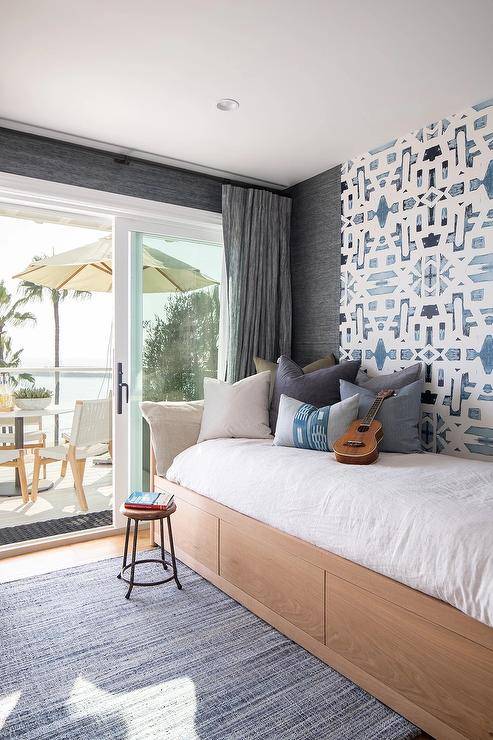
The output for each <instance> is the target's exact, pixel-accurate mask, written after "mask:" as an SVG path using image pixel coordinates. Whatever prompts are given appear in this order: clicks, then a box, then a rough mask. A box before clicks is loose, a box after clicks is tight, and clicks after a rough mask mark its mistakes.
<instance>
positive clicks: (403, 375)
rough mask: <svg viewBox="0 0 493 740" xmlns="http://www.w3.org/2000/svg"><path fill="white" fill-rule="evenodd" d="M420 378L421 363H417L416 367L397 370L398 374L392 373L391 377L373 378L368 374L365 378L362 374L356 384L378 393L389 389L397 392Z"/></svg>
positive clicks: (358, 376) (379, 376)
mask: <svg viewBox="0 0 493 740" xmlns="http://www.w3.org/2000/svg"><path fill="white" fill-rule="evenodd" d="M420 376H421V363H420V362H417V363H416V364H415V365H410V367H405V368H404V370H397V372H395V373H390V374H389V375H376V376H375V377H373V378H372V377H370V376H369V375H366V374H365V377H363V373H362V372H361V373H358V375H357V377H356V383H357V385H359V386H361V387H362V388H366V389H367V390H369V391H375V393H378V391H384V390H386V389H387V388H390V389H391V390H393V391H396V390H397V389H398V388H404V386H405V385H409V384H410V383H414V382H416V380H419V378H420Z"/></svg>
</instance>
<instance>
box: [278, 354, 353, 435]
mask: <svg viewBox="0 0 493 740" xmlns="http://www.w3.org/2000/svg"><path fill="white" fill-rule="evenodd" d="M360 365H361V363H360V361H359V360H349V361H348V362H342V363H341V364H340V365H334V366H333V367H326V368H323V369H321V370H315V371H314V372H312V373H308V374H307V375H305V373H304V372H303V369H302V368H301V367H300V366H299V365H297V364H296V362H294V361H293V360H291V359H290V358H289V357H286V355H282V357H281V358H280V359H279V365H278V368H277V375H276V382H275V384H274V393H273V396H272V404H271V407H270V428H271V430H272V434H274V432H275V428H276V422H277V414H278V411H279V400H280V398H281V394H282V393H284V395H285V396H289V398H296V399H297V400H298V401H303V403H310V404H311V405H312V406H316V407H317V408H321V407H322V406H332V404H333V403H338V402H339V401H340V400H341V397H340V395H339V381H340V379H341V378H343V379H344V380H349V381H350V382H351V383H354V379H355V378H356V373H357V372H358V370H359V367H360ZM354 393H358V389H356V390H355V391H354ZM353 395H354V394H353Z"/></svg>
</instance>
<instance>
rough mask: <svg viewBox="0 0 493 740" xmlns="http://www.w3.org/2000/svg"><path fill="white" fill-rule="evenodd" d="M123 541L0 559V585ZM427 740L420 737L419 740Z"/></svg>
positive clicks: (109, 550)
mask: <svg viewBox="0 0 493 740" xmlns="http://www.w3.org/2000/svg"><path fill="white" fill-rule="evenodd" d="M123 541H124V535H123V534H118V535H114V536H111V537H100V538H98V539H94V540H90V541H87V542H77V543H72V544H70V545H60V546H58V547H53V548H51V549H49V550H40V551H38V552H32V553H26V554H24V555H15V556H13V557H10V558H5V559H3V560H0V583H3V582H7V581H14V580H18V579H20V578H30V577H33V576H37V575H41V574H43V573H51V572H53V571H56V570H63V569H65V568H70V567H72V566H75V565H83V564H85V563H92V562H96V561H97V560H105V559H106V558H112V557H118V556H119V555H121V554H122V552H123ZM148 548H149V533H148V532H147V531H142V532H140V533H139V539H138V545H137V549H138V550H139V551H141V550H146V549H148ZM429 737H430V736H429V735H426V734H423V735H420V736H419V739H418V740H420V739H421V740H424V739H425V738H429Z"/></svg>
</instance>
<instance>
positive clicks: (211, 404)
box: [198, 372, 270, 442]
mask: <svg viewBox="0 0 493 740" xmlns="http://www.w3.org/2000/svg"><path fill="white" fill-rule="evenodd" d="M269 386H270V373H268V372H267V373H260V374H259V375H251V376H250V377H249V378H245V379H244V380H240V381H238V383H234V384H233V385H231V384H230V383H225V382H224V381H223V380H215V379H214V378H204V413H203V415H202V424H201V426H200V434H199V439H198V441H199V442H204V440H206V439H220V438H223V439H226V438H228V437H246V438H247V439H266V438H267V437H270V427H269Z"/></svg>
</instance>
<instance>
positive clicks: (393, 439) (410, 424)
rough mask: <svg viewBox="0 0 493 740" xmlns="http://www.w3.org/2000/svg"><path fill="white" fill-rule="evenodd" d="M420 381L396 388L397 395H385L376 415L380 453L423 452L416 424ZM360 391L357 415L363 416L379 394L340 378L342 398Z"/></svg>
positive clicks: (420, 389)
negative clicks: (379, 428) (380, 426)
mask: <svg viewBox="0 0 493 740" xmlns="http://www.w3.org/2000/svg"><path fill="white" fill-rule="evenodd" d="M422 390H423V381H422V380H416V381H415V382H414V383H410V384H409V385H406V386H404V388H399V389H397V390H396V392H395V393H396V395H395V396H393V397H392V398H387V399H386V400H385V401H384V403H383V404H382V407H381V408H380V411H379V412H378V414H377V416H376V418H377V419H378V421H380V422H381V424H382V426H383V439H382V442H381V443H380V451H381V452H404V453H410V452H422V448H421V441H420V438H419V429H418V423H419V420H420V418H421V392H422ZM355 393H358V394H359V410H358V418H359V419H361V418H363V417H364V416H365V415H366V413H367V412H368V409H369V408H370V406H371V405H372V403H373V401H374V400H375V397H376V395H377V393H378V391H377V392H373V391H371V390H368V389H367V388H361V387H360V386H357V385H354V383H348V382H347V381H345V380H341V398H343V399H344V398H350V397H351V396H353V395H354V394H355Z"/></svg>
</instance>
